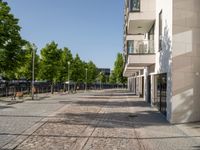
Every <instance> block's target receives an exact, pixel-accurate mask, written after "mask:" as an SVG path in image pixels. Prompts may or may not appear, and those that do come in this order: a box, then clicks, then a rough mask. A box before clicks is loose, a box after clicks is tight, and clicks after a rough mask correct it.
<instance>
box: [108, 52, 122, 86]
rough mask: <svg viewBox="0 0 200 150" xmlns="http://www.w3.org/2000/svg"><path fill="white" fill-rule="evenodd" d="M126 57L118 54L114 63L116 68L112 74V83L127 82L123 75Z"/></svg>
mask: <svg viewBox="0 0 200 150" xmlns="http://www.w3.org/2000/svg"><path fill="white" fill-rule="evenodd" d="M123 67H124V59H123V56H122V54H121V53H118V54H117V58H116V60H115V63H114V69H113V71H112V73H111V75H110V79H109V80H110V83H125V82H126V78H125V77H123Z"/></svg>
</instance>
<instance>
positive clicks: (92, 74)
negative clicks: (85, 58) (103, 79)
mask: <svg viewBox="0 0 200 150" xmlns="http://www.w3.org/2000/svg"><path fill="white" fill-rule="evenodd" d="M86 68H87V83H93V82H95V80H96V77H97V67H96V65H95V64H94V63H93V62H92V61H89V62H88V63H87V65H86Z"/></svg>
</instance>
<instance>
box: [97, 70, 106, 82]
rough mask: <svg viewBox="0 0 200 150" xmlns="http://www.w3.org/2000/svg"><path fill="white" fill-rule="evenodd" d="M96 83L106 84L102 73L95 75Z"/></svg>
mask: <svg viewBox="0 0 200 150" xmlns="http://www.w3.org/2000/svg"><path fill="white" fill-rule="evenodd" d="M97 81H98V82H101V83H106V76H105V74H104V73H103V72H100V73H99V74H98V75H97Z"/></svg>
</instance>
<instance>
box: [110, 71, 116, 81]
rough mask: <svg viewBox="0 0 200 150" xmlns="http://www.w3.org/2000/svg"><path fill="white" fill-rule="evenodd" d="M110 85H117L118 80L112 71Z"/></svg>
mask: <svg viewBox="0 0 200 150" xmlns="http://www.w3.org/2000/svg"><path fill="white" fill-rule="evenodd" d="M109 83H112V84H113V83H116V78H115V75H114V72H113V71H112V72H111V74H110V77H109Z"/></svg>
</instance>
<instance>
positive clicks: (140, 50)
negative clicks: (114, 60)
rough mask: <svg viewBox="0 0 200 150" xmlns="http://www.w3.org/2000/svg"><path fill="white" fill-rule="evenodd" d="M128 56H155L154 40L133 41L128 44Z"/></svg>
mask: <svg viewBox="0 0 200 150" xmlns="http://www.w3.org/2000/svg"><path fill="white" fill-rule="evenodd" d="M127 53H128V54H154V53H155V51H154V40H131V41H128V42H127Z"/></svg>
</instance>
